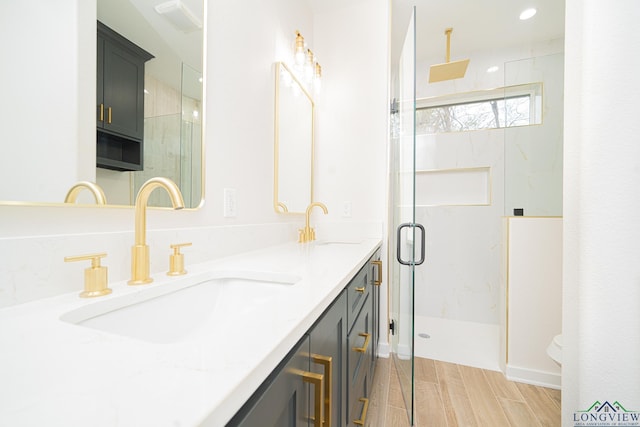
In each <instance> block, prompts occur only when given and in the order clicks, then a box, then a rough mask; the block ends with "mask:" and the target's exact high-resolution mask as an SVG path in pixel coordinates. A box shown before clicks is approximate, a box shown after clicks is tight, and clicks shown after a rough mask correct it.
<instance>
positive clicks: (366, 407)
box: [353, 397, 369, 426]
mask: <svg viewBox="0 0 640 427" xmlns="http://www.w3.org/2000/svg"><path fill="white" fill-rule="evenodd" d="M359 400H360V402H362V414H361V415H360V419H359V420H353V423H354V424H355V425H357V426H363V425H364V423H366V422H367V411H368V410H369V399H367V398H366V397H361V398H360V399H359Z"/></svg>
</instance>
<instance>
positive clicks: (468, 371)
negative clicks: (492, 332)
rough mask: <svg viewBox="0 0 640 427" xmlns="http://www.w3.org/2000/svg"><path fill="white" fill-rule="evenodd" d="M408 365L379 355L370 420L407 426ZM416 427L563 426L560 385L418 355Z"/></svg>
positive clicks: (381, 425)
mask: <svg viewBox="0 0 640 427" xmlns="http://www.w3.org/2000/svg"><path fill="white" fill-rule="evenodd" d="M409 370H410V366H408V362H407V366H403V364H402V362H401V365H400V367H399V369H398V370H396V367H395V364H394V362H393V360H392V359H383V358H380V359H378V364H377V367H376V374H375V378H374V380H373V389H372V392H371V396H370V403H369V413H368V414H367V426H371V427H378V426H379V427H408V426H409V420H408V416H407V412H406V409H405V404H404V401H403V397H402V392H401V389H400V382H401V381H402V382H404V383H406V384H407V385H408V381H409V378H410V376H409V373H410V372H409ZM415 371H416V374H415V376H416V387H415V390H416V420H415V424H414V425H415V426H418V427H432V426H434V427H456V426H460V427H462V426H474V427H476V426H477V427H483V426H487V427H502V426H505V427H510V426H513V427H547V426H549V427H553V426H560V399H561V397H560V391H559V390H553V389H549V388H544V387H536V386H532V385H528V384H521V383H515V382H512V381H508V380H507V379H506V378H505V377H504V375H502V373H500V372H494V371H487V370H483V369H478V368H472V367H468V366H462V365H456V364H453V363H447V362H440V361H437V360H430V359H422V358H416V361H415Z"/></svg>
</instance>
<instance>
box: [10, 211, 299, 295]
mask: <svg viewBox="0 0 640 427" xmlns="http://www.w3.org/2000/svg"><path fill="white" fill-rule="evenodd" d="M297 226H298V224H293V223H281V224H280V223H273V224H258V225H242V226H222V227H199V228H180V229H162V230H154V229H149V230H147V244H148V245H149V248H150V270H151V274H157V273H164V272H166V271H168V268H169V256H170V255H171V253H173V250H172V249H171V248H170V247H169V245H171V244H172V243H184V242H191V243H193V245H192V246H189V247H185V248H183V250H182V253H183V254H184V257H185V268H186V269H187V271H188V269H189V264H194V263H199V262H203V261H206V260H210V259H215V258H220V257H224V256H229V255H234V254H237V253H240V252H246V251H250V250H256V249H260V248H263V247H267V246H272V245H278V244H281V243H285V242H291V241H295V240H294V239H295V238H296V237H297V231H296V229H297ZM133 243H134V233H133V231H126V232H106V233H88V234H67V235H51V236H33V237H15V238H3V239H0V253H1V254H3V255H2V257H0V307H7V306H11V305H15V304H21V303H25V302H29V301H33V300H36V299H40V298H46V297H50V296H54V295H59V294H63V293H67V292H74V291H78V292H80V291H82V289H83V287H84V269H85V268H87V267H89V266H90V263H89V261H86V262H64V257H65V256H71V255H83V254H90V253H99V252H106V253H107V257H106V258H103V259H102V265H105V266H107V267H108V269H109V270H108V275H109V283H113V282H117V281H122V280H127V279H128V278H129V276H130V275H131V247H132V246H133Z"/></svg>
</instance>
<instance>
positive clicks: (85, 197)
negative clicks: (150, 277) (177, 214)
mask: <svg viewBox="0 0 640 427" xmlns="http://www.w3.org/2000/svg"><path fill="white" fill-rule="evenodd" d="M96 1H98V0H96ZM94 19H95V18H94ZM202 24H203V25H202V30H201V33H202V37H201V39H202V40H201V41H202V52H201V54H202V76H206V56H207V53H206V50H205V46H206V37H207V2H206V1H205V0H203V19H202ZM205 95H206V80H205V79H203V80H202V101H201V147H200V159H199V161H198V162H197V163H198V164H199V167H200V170H201V176H200V184H199V187H200V191H199V193H200V194H199V200H198V201H197V200H196V198H195V197H194V206H192V207H188V208H186V209H185V210H197V209H200V208H201V207H202V206H203V204H204V199H205V187H206V179H205V178H206V170H205V164H206V149H205V145H206V140H205V121H204V117H206V96H205ZM92 109H93V107H92ZM94 126H95V125H94ZM127 181H128V182H129V184H128V187H129V188H130V193H131V194H129V198H130V199H131V200H132V202H131V204H113V203H109V194H108V193H107V194H106V202H107V203H106V204H103V203H102V202H100V203H96V200H95V199H94V197H93V195H92V192H90V191H77V194H76V197H77V200H78V202H77V203H72V202H65V194H61V195H60V202H57V201H38V200H19V199H17V198H16V200H0V206H28V207H74V208H92V207H100V208H104V207H108V208H129V209H130V208H133V203H134V202H133V201H134V200H135V184H134V177H133V172H129V177H128V179H127ZM82 183H84V181H79V182H78V183H76V184H74V186H73V187H76V186H78V184H82ZM91 184H93V183H91ZM93 185H95V184H93ZM73 187H71V188H73ZM71 188H70V189H71ZM149 208H153V209H160V210H164V209H169V208H168V207H164V206H152V205H150V206H149Z"/></svg>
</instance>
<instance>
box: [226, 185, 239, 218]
mask: <svg viewBox="0 0 640 427" xmlns="http://www.w3.org/2000/svg"><path fill="white" fill-rule="evenodd" d="M223 204H224V217H225V218H235V217H236V216H237V215H238V207H237V203H236V189H235V188H225V189H224V203H223Z"/></svg>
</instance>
